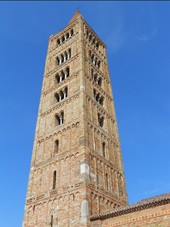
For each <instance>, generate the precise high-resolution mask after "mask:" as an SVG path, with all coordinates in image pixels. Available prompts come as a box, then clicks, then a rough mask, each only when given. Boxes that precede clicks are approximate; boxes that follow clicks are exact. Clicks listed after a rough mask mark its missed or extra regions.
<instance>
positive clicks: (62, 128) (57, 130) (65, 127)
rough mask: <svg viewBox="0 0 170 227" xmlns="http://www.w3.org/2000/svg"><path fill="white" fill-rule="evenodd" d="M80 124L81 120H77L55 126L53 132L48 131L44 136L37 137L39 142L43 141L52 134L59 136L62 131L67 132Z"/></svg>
mask: <svg viewBox="0 0 170 227" xmlns="http://www.w3.org/2000/svg"><path fill="white" fill-rule="evenodd" d="M79 126H80V122H79V121H75V122H73V123H70V124H63V125H61V126H58V127H56V128H54V130H53V132H52V133H48V134H46V135H44V136H40V137H38V138H37V140H36V141H37V142H39V143H40V142H42V141H44V140H46V139H49V138H50V137H52V136H57V135H58V134H60V133H62V132H65V131H67V130H70V129H71V128H78V127H79Z"/></svg>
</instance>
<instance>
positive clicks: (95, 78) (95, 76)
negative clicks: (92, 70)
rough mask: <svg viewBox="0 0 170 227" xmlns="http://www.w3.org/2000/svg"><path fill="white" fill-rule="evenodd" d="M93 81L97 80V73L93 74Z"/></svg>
mask: <svg viewBox="0 0 170 227" xmlns="http://www.w3.org/2000/svg"><path fill="white" fill-rule="evenodd" d="M94 81H95V82H96V81H97V73H96V74H95V75H94Z"/></svg>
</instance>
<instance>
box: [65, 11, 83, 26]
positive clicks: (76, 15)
mask: <svg viewBox="0 0 170 227" xmlns="http://www.w3.org/2000/svg"><path fill="white" fill-rule="evenodd" d="M79 16H81V14H80V12H79V11H78V10H76V12H75V14H74V16H73V17H72V18H71V20H70V21H69V23H68V24H71V23H72V22H73V21H75V20H76V19H77V18H78V17H79Z"/></svg>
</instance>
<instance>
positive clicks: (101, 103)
mask: <svg viewBox="0 0 170 227" xmlns="http://www.w3.org/2000/svg"><path fill="white" fill-rule="evenodd" d="M103 101H104V98H103V96H102V97H100V99H99V104H100V105H101V106H103Z"/></svg>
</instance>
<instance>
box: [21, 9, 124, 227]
mask: <svg viewBox="0 0 170 227" xmlns="http://www.w3.org/2000/svg"><path fill="white" fill-rule="evenodd" d="M126 204H127V193H126V186H125V177H124V170H123V164H122V156H121V149H120V142H119V135H118V130H117V122H116V114H115V110H114V103H113V97H112V91H111V82H110V76H109V71H108V63H107V56H106V46H105V44H104V43H103V42H102V40H101V39H100V38H99V37H98V36H97V34H96V33H95V32H94V31H93V30H92V28H91V27H90V26H89V25H88V24H87V22H86V21H85V20H84V19H83V17H82V16H81V14H80V12H79V11H76V13H75V14H74V16H73V18H72V19H71V20H70V22H69V24H68V25H67V26H66V27H65V28H64V29H63V30H61V31H60V32H59V33H57V34H55V35H52V36H51V37H50V39H49V46H48V52H47V57H46V64H45V72H44V79H43V86H42V92H41V99H40V105H39V112H38V118H37V125H36V132H35V139H34V146H33V153H32V161H31V167H30V175H29V182H28V190H27V196H26V204H25V214H24V221H23V227H48V226H49V227H68V226H69V227H81V226H90V216H91V215H94V214H99V213H101V212H103V211H107V210H110V209H113V208H118V207H121V206H124V205H126Z"/></svg>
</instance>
